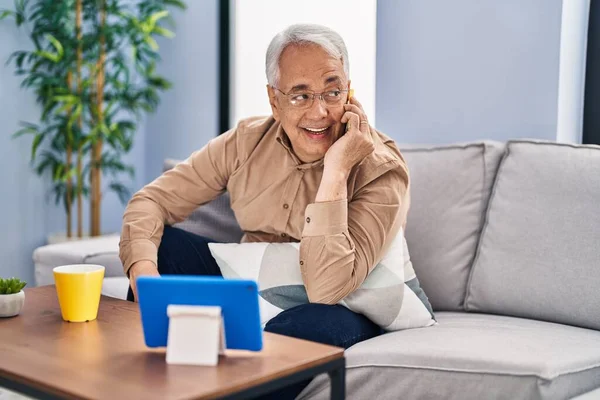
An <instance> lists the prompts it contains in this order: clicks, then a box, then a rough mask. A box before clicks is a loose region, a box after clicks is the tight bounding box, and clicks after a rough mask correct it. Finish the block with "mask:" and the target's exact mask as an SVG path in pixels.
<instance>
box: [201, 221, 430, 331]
mask: <svg viewBox="0 0 600 400" xmlns="http://www.w3.org/2000/svg"><path fill="white" fill-rule="evenodd" d="M208 247H209V249H210V252H211V253H212V255H213V257H214V258H215V260H216V261H217V264H218V265H219V268H220V269H221V273H222V274H223V277H225V278H240V279H252V280H255V281H256V282H257V283H258V289H259V293H260V298H259V304H260V312H261V322H262V323H263V324H265V323H267V322H268V321H269V320H270V319H271V318H273V317H275V316H276V315H277V314H279V313H280V312H281V311H283V310H287V309H288V308H292V307H295V306H297V305H300V304H306V303H308V295H307V294H306V289H305V287H304V283H303V282H302V275H301V272H300V265H299V248H300V243H241V244H237V243H209V244H208ZM339 304H341V305H344V306H345V307H348V308H349V309H350V310H352V311H354V312H357V313H360V314H363V315H365V316H366V317H367V318H369V319H370V320H371V321H373V322H374V323H376V324H377V325H379V326H381V327H382V328H383V329H385V330H388V331H395V330H401V329H409V328H420V327H425V326H430V325H433V324H435V320H434V316H433V311H432V308H431V304H430V303H429V300H428V299H427V296H426V295H425V292H423V290H422V289H421V286H420V285H419V280H418V279H417V276H416V275H415V271H414V269H413V267H412V263H411V262H410V256H409V254H408V247H407V245H406V240H405V238H404V233H403V232H402V231H400V232H399V233H398V235H397V236H396V238H395V239H394V241H393V242H392V244H391V246H390V248H389V250H388V252H387V254H386V255H385V257H383V259H382V260H381V261H380V262H379V264H377V265H376V266H375V268H374V269H373V270H372V271H371V273H370V274H369V276H367V279H365V281H364V282H363V283H362V285H360V287H359V288H358V289H356V290H355V291H354V292H352V293H350V294H349V295H348V296H346V297H345V298H344V299H343V300H342V301H341V302H340V303H339Z"/></svg>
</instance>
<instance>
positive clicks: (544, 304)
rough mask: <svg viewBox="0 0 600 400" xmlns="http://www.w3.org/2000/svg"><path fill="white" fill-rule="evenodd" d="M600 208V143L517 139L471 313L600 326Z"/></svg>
mask: <svg viewBox="0 0 600 400" xmlns="http://www.w3.org/2000/svg"><path fill="white" fill-rule="evenodd" d="M599 207H600V147H599V146H573V145H566V144H557V143H549V142H532V141H513V142H510V143H509V144H508V148H507V152H506V156H505V158H504V159H503V160H502V163H501V165H500V168H499V170H498V177H497V181H496V184H495V187H494V190H493V194H492V198H491V200H490V206H489V210H488V215H487V220H486V224H485V228H484V230H483V233H482V237H481V243H480V248H479V251H478V256H477V259H476V262H475V263H474V266H473V271H472V276H471V280H470V284H469V288H468V295H467V299H466V307H467V309H468V310H469V311H481V312H486V313H494V314H496V313H497V314H504V315H513V316H521V317H528V318H536V319H541V320H546V321H554V322H560V323H565V324H572V325H577V326H582V327H589V328H594V329H600V291H599V290H598V283H599V282H600V246H599V243H600V241H599V238H600V208H599Z"/></svg>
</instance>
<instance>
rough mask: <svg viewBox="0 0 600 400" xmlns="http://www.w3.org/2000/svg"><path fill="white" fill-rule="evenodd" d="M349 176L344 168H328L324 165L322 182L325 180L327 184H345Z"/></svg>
mask: <svg viewBox="0 0 600 400" xmlns="http://www.w3.org/2000/svg"><path fill="white" fill-rule="evenodd" d="M349 176H350V170H349V169H346V168H340V167H328V166H327V165H325V167H324V169H323V178H322V180H327V181H329V182H344V183H345V182H347V181H348V177H349Z"/></svg>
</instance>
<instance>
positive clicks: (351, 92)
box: [344, 89, 354, 133]
mask: <svg viewBox="0 0 600 400" xmlns="http://www.w3.org/2000/svg"><path fill="white" fill-rule="evenodd" d="M352 96H354V89H349V90H348V101H347V102H346V104H350V99H351V98H352ZM347 125H348V124H344V133H346V132H348V126H347Z"/></svg>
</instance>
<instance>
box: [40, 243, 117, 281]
mask: <svg viewBox="0 0 600 400" xmlns="http://www.w3.org/2000/svg"><path fill="white" fill-rule="evenodd" d="M119 240H120V238H119V235H107V236H101V237H98V238H91V239H82V240H74V241H70V242H64V243H58V244H51V245H47V246H42V247H38V248H37V249H36V250H35V251H34V252H33V262H34V264H35V285H36V286H41V285H52V284H54V276H53V274H52V269H53V268H54V267H58V266H60V265H67V264H98V265H102V266H104V267H105V268H106V270H105V272H104V276H105V277H124V276H125V274H124V273H123V265H122V264H121V260H120V259H119Z"/></svg>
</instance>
